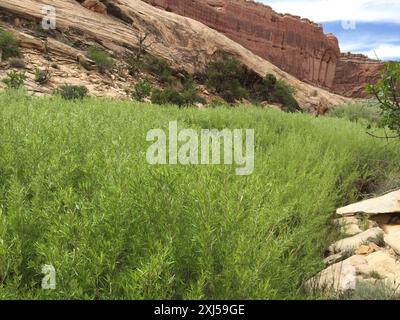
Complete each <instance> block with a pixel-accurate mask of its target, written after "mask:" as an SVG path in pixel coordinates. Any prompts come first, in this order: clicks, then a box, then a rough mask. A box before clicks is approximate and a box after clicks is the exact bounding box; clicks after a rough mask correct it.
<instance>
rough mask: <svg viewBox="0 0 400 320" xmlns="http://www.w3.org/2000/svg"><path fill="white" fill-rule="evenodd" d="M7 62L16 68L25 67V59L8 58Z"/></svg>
mask: <svg viewBox="0 0 400 320" xmlns="http://www.w3.org/2000/svg"><path fill="white" fill-rule="evenodd" d="M9 63H10V67H11V68H17V69H25V68H26V64H25V61H24V60H23V59H21V58H10V59H9Z"/></svg>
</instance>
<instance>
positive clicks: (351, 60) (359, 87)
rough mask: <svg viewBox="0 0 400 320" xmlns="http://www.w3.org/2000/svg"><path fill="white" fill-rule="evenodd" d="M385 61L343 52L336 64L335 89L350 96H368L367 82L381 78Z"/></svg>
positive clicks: (373, 81)
mask: <svg viewBox="0 0 400 320" xmlns="http://www.w3.org/2000/svg"><path fill="white" fill-rule="evenodd" d="M382 67H383V62H381V61H379V60H371V59H369V58H368V57H367V56H364V55H361V54H351V53H343V54H342V55H341V57H340V59H339V62H338V64H337V66H336V75H335V83H334V86H333V88H332V89H333V91H334V92H337V93H339V94H341V95H344V96H348V97H366V92H365V84H366V83H375V82H376V81H377V80H378V79H379V74H380V70H381V69H382Z"/></svg>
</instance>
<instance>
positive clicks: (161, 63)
mask: <svg viewBox="0 0 400 320" xmlns="http://www.w3.org/2000/svg"><path fill="white" fill-rule="evenodd" d="M144 67H145V68H146V70H147V71H148V72H150V73H153V74H155V75H156V76H157V77H158V78H159V80H160V81H161V82H163V83H166V84H170V85H173V84H174V83H175V82H176V78H175V77H174V74H173V71H172V69H171V67H170V66H169V65H168V62H167V60H165V59H162V58H157V57H154V56H151V55H147V56H146V57H145V59H144Z"/></svg>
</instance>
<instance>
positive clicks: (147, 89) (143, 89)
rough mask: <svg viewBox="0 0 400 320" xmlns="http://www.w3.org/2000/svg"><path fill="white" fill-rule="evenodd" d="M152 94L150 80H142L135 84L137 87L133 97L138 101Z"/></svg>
mask: <svg viewBox="0 0 400 320" xmlns="http://www.w3.org/2000/svg"><path fill="white" fill-rule="evenodd" d="M150 95H151V84H150V83H149V82H148V81H145V80H142V81H139V82H138V83H136V84H135V89H134V91H133V92H132V98H133V99H135V100H137V101H143V99H144V98H147V97H148V96H150Z"/></svg>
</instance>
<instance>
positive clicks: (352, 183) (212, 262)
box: [0, 91, 400, 299]
mask: <svg viewBox="0 0 400 320" xmlns="http://www.w3.org/2000/svg"><path fill="white" fill-rule="evenodd" d="M173 120H177V121H178V126H179V129H182V128H192V129H194V130H196V132H200V130H201V129H202V128H204V129H213V128H216V129H220V130H222V129H224V128H230V129H237V128H253V129H254V130H255V171H254V173H253V174H252V175H251V176H247V177H243V176H242V177H241V176H236V175H235V166H229V165H226V166H225V165H216V166H193V165H191V166H183V165H165V166H152V165H149V164H148V163H147V161H146V151H147V149H148V147H149V146H150V144H151V143H150V142H147V141H146V135H147V133H148V131H149V130H151V129H154V128H161V129H165V130H166V134H167V136H168V131H167V130H168V129H167V128H168V122H169V121H173ZM0 139H1V143H0V298H2V299H6V298H8V299H11V298H14V299H62V298H64V299H252V298H254V299H295V298H308V297H307V296H305V295H304V294H303V292H302V290H301V287H302V283H303V282H304V280H305V279H308V278H310V277H311V276H313V275H315V274H316V273H317V272H318V271H320V270H321V269H322V268H323V267H324V266H323V264H322V262H321V261H322V257H323V252H324V249H325V248H326V245H328V244H329V243H331V242H332V239H331V238H330V236H329V235H330V232H329V228H328V223H327V222H328V220H330V218H331V215H332V213H334V211H335V208H337V207H338V206H341V205H344V204H347V203H349V202H350V201H354V200H357V199H358V198H359V191H358V189H357V188H358V186H359V185H360V184H362V183H367V182H376V181H379V180H381V179H385V176H386V175H387V174H389V173H391V172H396V171H397V172H399V166H398V163H399V161H400V155H399V150H400V148H399V146H398V145H397V144H396V143H397V141H393V142H392V143H391V144H390V145H389V146H387V144H386V141H384V140H380V139H374V138H372V137H370V136H368V135H366V134H365V129H364V126H363V125H360V124H356V123H351V122H349V121H347V120H342V119H335V118H327V117H323V118H314V117H311V116H308V115H305V114H297V113H296V114H286V113H282V112H279V111H276V110H265V109H261V108H248V107H243V108H241V107H238V108H216V109H212V108H209V109H195V108H187V109H179V108H177V107H173V106H152V105H148V106H147V107H146V108H143V104H139V103H138V104H135V103H132V102H131V101H124V102H121V101H115V100H108V99H97V98H87V99H84V100H76V101H74V102H71V101H67V100H64V99H62V98H61V97H59V96H52V97H48V98H35V97H27V96H25V95H24V94H23V93H19V92H16V93H15V92H10V91H7V92H5V93H0ZM222 151H223V150H222ZM222 156H223V152H222ZM44 264H47V265H49V264H51V265H53V266H54V268H55V269H56V272H57V274H56V276H57V278H56V280H57V282H56V290H42V289H41V287H40V286H41V281H42V278H43V275H42V274H41V270H42V266H43V265H44Z"/></svg>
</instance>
